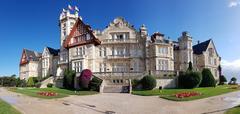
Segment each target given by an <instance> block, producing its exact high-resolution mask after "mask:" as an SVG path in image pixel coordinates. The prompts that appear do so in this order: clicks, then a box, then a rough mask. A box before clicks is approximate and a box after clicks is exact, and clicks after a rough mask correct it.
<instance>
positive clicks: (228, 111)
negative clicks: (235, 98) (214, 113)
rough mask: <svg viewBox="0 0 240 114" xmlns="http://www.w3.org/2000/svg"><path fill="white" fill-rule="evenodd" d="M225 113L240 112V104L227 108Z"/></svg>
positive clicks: (239, 113)
mask: <svg viewBox="0 0 240 114" xmlns="http://www.w3.org/2000/svg"><path fill="white" fill-rule="evenodd" d="M224 114H240V106H237V107H234V108H231V109H229V110H227V112H225V113H224Z"/></svg>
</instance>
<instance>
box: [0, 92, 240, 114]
mask: <svg viewBox="0 0 240 114" xmlns="http://www.w3.org/2000/svg"><path fill="white" fill-rule="evenodd" d="M0 98H1V99H3V100H5V101H7V102H8V103H10V104H12V105H13V106H14V107H15V108H17V109H18V110H19V111H21V112H22V113H24V114H223V113H224V111H225V110H226V109H228V108H231V107H234V106H236V105H238V104H240V92H232V93H228V94H225V95H220V96H215V97H210V98H205V99H200V100H195V101H187V102H174V101H168V100H164V99H161V98H158V97H157V96H136V95H131V94H119V93H103V94H97V95H89V96H70V97H66V98H61V99H53V100H45V99H39V98H33V97H28V96H25V95H21V94H18V93H14V92H9V91H7V90H6V89H4V88H0Z"/></svg>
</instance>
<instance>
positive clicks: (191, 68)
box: [187, 61, 193, 71]
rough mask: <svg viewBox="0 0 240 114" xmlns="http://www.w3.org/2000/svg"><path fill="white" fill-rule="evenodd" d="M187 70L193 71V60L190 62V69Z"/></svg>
mask: <svg viewBox="0 0 240 114" xmlns="http://www.w3.org/2000/svg"><path fill="white" fill-rule="evenodd" d="M187 71H193V65H192V62H191V61H190V62H189V63H188V69H187Z"/></svg>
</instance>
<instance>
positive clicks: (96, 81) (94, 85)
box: [88, 76, 102, 91]
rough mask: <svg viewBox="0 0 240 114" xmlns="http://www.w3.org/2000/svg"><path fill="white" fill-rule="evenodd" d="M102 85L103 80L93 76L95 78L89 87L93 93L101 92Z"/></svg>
mask: <svg viewBox="0 0 240 114" xmlns="http://www.w3.org/2000/svg"><path fill="white" fill-rule="evenodd" d="M101 84H102V79H100V78H98V77H96V76H93V78H92V80H91V81H90V83H89V86H88V87H89V89H90V90H92V91H99V89H100V86H101Z"/></svg>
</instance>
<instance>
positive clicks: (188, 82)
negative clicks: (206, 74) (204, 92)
mask: <svg viewBox="0 0 240 114" xmlns="http://www.w3.org/2000/svg"><path fill="white" fill-rule="evenodd" d="M178 81H179V82H178V83H179V87H181V88H186V89H192V88H196V87H198V86H199V84H200V83H201V81H202V76H201V73H199V72H193V71H189V72H186V73H181V74H180V75H179V77H178Z"/></svg>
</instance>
